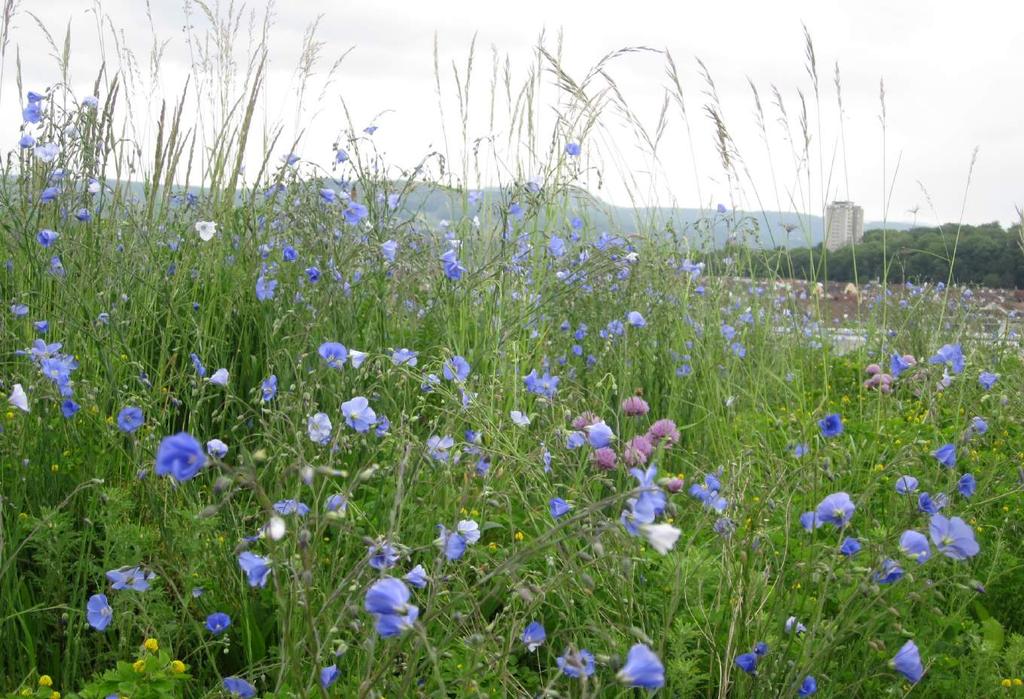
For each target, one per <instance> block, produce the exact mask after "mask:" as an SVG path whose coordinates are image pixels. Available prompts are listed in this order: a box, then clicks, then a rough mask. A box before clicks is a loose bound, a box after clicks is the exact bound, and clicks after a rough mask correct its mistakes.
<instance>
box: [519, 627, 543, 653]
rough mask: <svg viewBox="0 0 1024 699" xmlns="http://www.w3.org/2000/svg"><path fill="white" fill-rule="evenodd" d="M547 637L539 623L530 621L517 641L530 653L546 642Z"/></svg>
mask: <svg viewBox="0 0 1024 699" xmlns="http://www.w3.org/2000/svg"><path fill="white" fill-rule="evenodd" d="M547 637H548V635H547V632H545V631H544V626H543V625H542V624H541V623H540V622H539V621H531V622H530V623H529V624H527V625H526V628H525V629H523V635H522V636H520V637H519V639H520V640H521V641H522V642H523V643H524V644H525V645H526V650H528V651H530V652H531V653H532V652H533V651H535V650H537V649H538V648H539V647H540V646H541V644H543V643H544V641H545V640H547Z"/></svg>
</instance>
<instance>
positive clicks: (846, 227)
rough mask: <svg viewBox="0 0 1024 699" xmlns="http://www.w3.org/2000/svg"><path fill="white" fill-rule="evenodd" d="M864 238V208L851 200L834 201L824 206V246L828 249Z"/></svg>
mask: <svg viewBox="0 0 1024 699" xmlns="http://www.w3.org/2000/svg"><path fill="white" fill-rule="evenodd" d="M862 240H864V209H862V208H861V207H859V206H857V205H856V204H854V203H853V202H852V201H834V202H832V203H831V204H829V205H828V206H827V207H826V208H825V247H826V248H827V249H828V250H838V249H839V248H842V247H846V246H847V245H853V244H854V243H859V242H860V241H862Z"/></svg>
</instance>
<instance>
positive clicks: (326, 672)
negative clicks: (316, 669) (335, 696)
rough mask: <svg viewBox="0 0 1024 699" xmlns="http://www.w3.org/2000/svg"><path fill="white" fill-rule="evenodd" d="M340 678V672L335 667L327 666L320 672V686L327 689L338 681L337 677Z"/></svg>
mask: <svg viewBox="0 0 1024 699" xmlns="http://www.w3.org/2000/svg"><path fill="white" fill-rule="evenodd" d="M340 676H341V671H340V670H339V669H338V666H337V665H328V666H327V667H325V668H323V669H322V670H320V686H321V687H323V688H324V689H327V688H329V687H330V686H331V685H332V684H334V683H335V682H337V681H338V677H340Z"/></svg>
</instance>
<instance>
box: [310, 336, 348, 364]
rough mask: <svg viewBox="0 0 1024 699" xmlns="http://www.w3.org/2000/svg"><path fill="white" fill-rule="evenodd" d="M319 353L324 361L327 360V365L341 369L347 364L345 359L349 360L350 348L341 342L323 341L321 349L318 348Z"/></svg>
mask: <svg viewBox="0 0 1024 699" xmlns="http://www.w3.org/2000/svg"><path fill="white" fill-rule="evenodd" d="M317 354H319V355H320V356H321V357H322V358H323V359H324V361H325V362H327V366H329V367H331V368H332V369H341V368H342V367H343V366H344V365H345V361H346V360H348V350H347V349H346V348H345V345H343V344H341V343H340V342H325V343H323V344H322V345H320V347H319V349H317Z"/></svg>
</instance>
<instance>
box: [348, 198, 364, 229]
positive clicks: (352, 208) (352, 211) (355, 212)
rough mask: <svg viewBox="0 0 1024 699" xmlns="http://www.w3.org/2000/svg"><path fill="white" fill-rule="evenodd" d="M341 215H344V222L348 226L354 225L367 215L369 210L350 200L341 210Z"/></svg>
mask: <svg viewBox="0 0 1024 699" xmlns="http://www.w3.org/2000/svg"><path fill="white" fill-rule="evenodd" d="M342 215H343V216H344V217H345V223H347V224H349V225H350V226H354V225H356V224H357V223H359V222H360V221H362V220H363V219H364V218H366V217H367V216H369V215H370V211H369V209H367V208H366V207H365V206H363V205H362V204H360V203H359V202H357V201H350V202H349V203H348V206H347V207H345V210H344V211H343V212H342Z"/></svg>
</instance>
